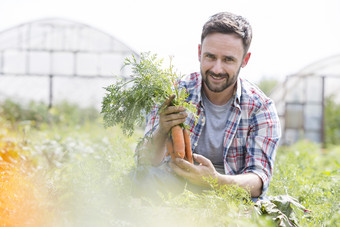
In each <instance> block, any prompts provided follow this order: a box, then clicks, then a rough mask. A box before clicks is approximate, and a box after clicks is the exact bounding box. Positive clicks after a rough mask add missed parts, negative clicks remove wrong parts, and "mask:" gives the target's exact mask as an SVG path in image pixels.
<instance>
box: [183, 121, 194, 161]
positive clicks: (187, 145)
mask: <svg viewBox="0 0 340 227" xmlns="http://www.w3.org/2000/svg"><path fill="white" fill-rule="evenodd" d="M183 136H184V143H185V156H186V160H187V161H188V162H190V163H194V161H193V159H192V151H191V140H190V135H189V132H188V130H187V129H186V128H184V129H183Z"/></svg>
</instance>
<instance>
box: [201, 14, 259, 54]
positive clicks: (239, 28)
mask: <svg viewBox="0 0 340 227" xmlns="http://www.w3.org/2000/svg"><path fill="white" fill-rule="evenodd" d="M212 33H222V34H236V35H237V36H239V37H240V38H242V42H243V48H244V54H246V53H247V51H248V49H249V46H250V43H251V39H252V29H251V26H250V24H249V22H248V20H247V19H246V18H244V17H242V16H238V15H235V14H232V13H229V12H221V13H217V14H215V15H213V16H211V17H210V19H209V20H208V21H207V22H206V23H205V24H204V26H203V30H202V36H201V43H203V40H204V39H205V37H207V36H208V35H209V34H212Z"/></svg>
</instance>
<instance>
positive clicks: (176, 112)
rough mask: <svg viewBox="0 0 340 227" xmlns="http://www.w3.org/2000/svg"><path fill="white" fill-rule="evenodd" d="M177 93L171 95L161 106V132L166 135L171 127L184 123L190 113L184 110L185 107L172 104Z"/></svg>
mask: <svg viewBox="0 0 340 227" xmlns="http://www.w3.org/2000/svg"><path fill="white" fill-rule="evenodd" d="M174 98H175V95H171V96H170V97H169V99H167V100H166V101H165V102H164V103H163V105H162V106H161V108H160V114H159V132H160V133H161V134H163V135H166V134H167V133H168V132H169V131H170V129H171V128H172V127H173V126H175V125H179V124H181V123H184V122H185V120H186V118H187V116H188V114H187V113H185V112H183V111H185V108H184V107H182V106H179V107H176V106H170V104H171V102H172V100H173V99H174Z"/></svg>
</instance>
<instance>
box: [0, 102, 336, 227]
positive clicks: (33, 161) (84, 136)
mask: <svg viewBox="0 0 340 227" xmlns="http://www.w3.org/2000/svg"><path fill="white" fill-rule="evenodd" d="M0 114H1V115H0V172H1V175H0V190H1V191H0V226H58V227H59V226H62V227H64V226H66V227H67V226H76V227H77V226H104V227H105V226H338V225H339V219H340V213H339V212H340V211H339V204H340V192H339V188H340V187H339V172H340V171H339V163H340V161H339V157H340V147H339V146H334V147H331V146H330V147H328V148H327V150H322V149H321V148H320V147H319V146H318V145H316V144H312V143H309V142H306V141H303V142H300V143H298V144H295V145H294V146H291V147H281V148H280V149H279V151H278V154H277V158H276V166H275V173H274V177H273V180H272V182H271V184H270V188H269V192H268V195H269V196H271V197H270V198H272V199H271V202H257V203H255V204H254V203H251V202H246V201H248V200H247V198H249V194H248V193H247V192H246V191H244V190H242V189H240V188H236V187H223V188H217V187H215V188H214V189H212V190H209V191H206V192H205V193H203V194H195V193H193V192H190V191H188V190H185V191H184V192H183V193H181V194H180V195H171V194H161V193H160V192H159V196H160V198H161V202H158V203H155V202H154V201H152V200H149V199H147V198H136V197H134V196H132V195H131V192H132V190H133V187H134V186H133V185H132V183H131V180H130V179H131V177H130V174H131V172H132V171H133V170H134V169H135V162H134V149H135V146H136V144H137V142H138V140H139V139H138V138H139V137H140V136H141V135H142V133H141V130H139V131H137V132H136V133H135V134H134V135H133V136H132V137H125V136H123V134H122V133H121V131H120V130H119V129H117V128H110V129H104V128H103V127H102V121H101V118H100V115H99V113H98V112H96V111H95V110H92V109H81V108H78V107H76V106H74V105H70V104H67V103H62V104H60V105H57V106H56V107H54V108H52V109H50V110H48V109H47V107H46V106H44V105H43V104H36V103H31V104H29V105H27V106H26V107H25V108H24V107H22V106H20V105H18V104H16V103H14V102H11V101H8V100H7V101H6V102H4V103H2V104H1V105H0ZM212 185H213V182H212ZM155 194H156V192H155ZM286 201H289V203H286ZM283 211H284V212H283Z"/></svg>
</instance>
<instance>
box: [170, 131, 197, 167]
mask: <svg viewBox="0 0 340 227" xmlns="http://www.w3.org/2000/svg"><path fill="white" fill-rule="evenodd" d="M166 147H167V151H168V154H169V155H170V156H171V159H172V160H175V158H183V159H185V160H187V161H188V162H190V163H193V159H192V151H191V141H190V134H189V131H188V129H186V128H185V127H181V126H180V125H176V126H174V127H172V128H171V135H170V136H169V138H168V140H167V144H166Z"/></svg>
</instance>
